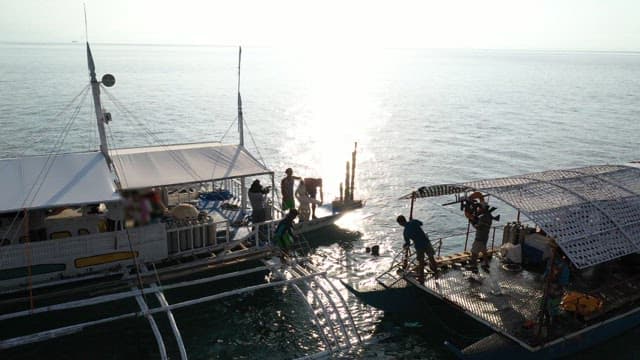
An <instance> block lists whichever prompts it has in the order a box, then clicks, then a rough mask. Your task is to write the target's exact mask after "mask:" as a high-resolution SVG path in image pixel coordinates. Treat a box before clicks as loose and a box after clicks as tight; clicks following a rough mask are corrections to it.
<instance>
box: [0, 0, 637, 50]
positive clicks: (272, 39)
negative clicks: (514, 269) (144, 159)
mask: <svg viewBox="0 0 640 360" xmlns="http://www.w3.org/2000/svg"><path fill="white" fill-rule="evenodd" d="M84 3H85V4H86V6H87V18H88V22H89V40H90V41H91V42H94V43H132V44H185V45H208V44H211V45H233V46H236V45H243V46H276V47H277V46H286V47H309V46H311V47H316V46H328V47H333V46H336V47H385V48H388V47H400V48H456V49H458V48H474V49H528V50H592V51H640V20H639V19H640V1H638V0H486V1H483V0H438V1H433V0H417V1H413V0H387V1H377V0H369V1H360V0H323V1H306V0H227V1H217V0H181V1H177V0H174V1H165V0H155V1H154V0H85V1H84ZM84 40H85V32H84V15H83V1H81V0H0V41H4V42H62V43H67V42H71V41H84Z"/></svg>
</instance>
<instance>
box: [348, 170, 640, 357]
mask: <svg viewBox="0 0 640 360" xmlns="http://www.w3.org/2000/svg"><path fill="white" fill-rule="evenodd" d="M639 165H640V164H638V163H630V164H627V165H600V166H588V167H582V168H574V169H564V170H550V171H543V172H539V173H531V174H526V175H520V176H511V177H506V178H498V179H488V180H480V181H473V182H466V183H460V184H448V185H437V186H429V187H422V188H420V189H418V190H417V191H414V192H412V193H411V194H409V195H407V196H405V197H403V199H410V200H411V201H412V203H413V201H414V200H416V199H418V198H426V197H439V196H444V195H451V194H455V196H456V199H455V201H454V202H453V203H459V204H461V210H463V211H467V212H468V211H472V210H473V207H474V206H476V205H480V202H481V201H484V202H489V199H495V200H499V201H500V203H499V204H498V201H496V202H495V203H494V204H493V205H496V206H502V205H501V204H505V205H509V206H511V207H512V208H513V209H515V211H513V214H514V215H515V216H516V218H515V219H513V220H514V221H512V222H510V223H507V224H506V225H504V226H500V227H493V233H492V236H491V238H490V240H489V244H488V248H489V250H488V252H489V253H491V254H493V256H492V259H491V262H490V267H489V268H488V269H487V270H486V271H479V272H478V271H477V270H476V269H477V268H475V266H469V261H470V253H469V248H470V246H468V243H467V242H466V241H465V245H464V248H462V249H460V250H462V251H459V252H455V253H448V254H442V253H440V250H441V249H442V248H443V246H444V247H446V246H447V244H446V243H444V244H443V241H446V240H443V239H438V240H437V241H432V242H433V244H434V248H436V251H437V255H438V256H437V257H436V259H437V261H438V267H439V270H438V272H437V274H434V273H433V272H430V273H428V274H427V276H426V279H425V281H424V283H421V282H420V281H418V277H417V276H416V273H415V271H414V270H412V269H413V265H415V257H414V255H411V254H409V255H408V256H405V255H404V254H399V256H398V257H397V259H396V260H395V261H394V263H393V266H392V267H391V268H390V269H389V271H387V272H385V273H383V274H381V275H380V276H378V277H377V278H376V282H375V284H370V285H368V286H363V287H362V288H360V289H355V288H354V287H352V286H347V287H348V288H349V289H350V290H351V291H352V292H353V293H354V294H356V295H357V296H358V297H360V298H361V299H362V300H363V301H364V302H365V303H368V304H370V305H372V306H375V307H378V308H380V309H383V310H385V311H387V312H403V311H404V312H411V313H413V314H415V313H416V312H417V313H428V315H429V316H440V317H442V316H446V313H455V314H466V315H468V316H469V317H470V318H471V319H473V320H475V321H476V322H478V323H480V324H482V325H484V327H485V329H486V330H487V334H488V336H486V337H485V338H483V339H481V340H479V341H476V342H474V343H468V339H452V340H451V341H447V342H446V343H445V344H446V345H447V347H448V348H450V349H451V350H452V351H453V352H454V353H455V354H456V355H457V356H459V357H460V358H464V359H494V358H496V356H498V358H500V357H501V356H505V355H508V356H509V357H515V358H518V359H542V358H556V357H562V356H566V355H569V354H573V353H576V352H579V351H581V350H584V349H587V348H589V347H591V346H594V345H596V344H598V343H601V342H603V341H605V340H607V339H609V338H611V337H613V336H616V335H619V334H621V333H623V332H625V331H627V330H629V329H631V328H633V327H635V326H637V325H639V324H640V306H639V304H640V302H639V301H640V292H639V291H638V289H640V275H638V274H640V272H639V270H640V257H639V255H638V252H639V251H640V166H639ZM473 198H476V199H482V200H481V201H478V200H475V201H474V200H471V199H473ZM453 203H448V204H445V205H449V204H453ZM490 209H492V208H490ZM503 211H504V209H503V210H501V212H503ZM502 215H503V217H504V215H505V213H504V212H503V213H502ZM521 217H522V219H521ZM469 235H473V231H472V230H471V228H468V231H467V233H466V240H468V239H469ZM464 236H465V235H463V239H464ZM567 275H568V277H567ZM345 285H346V284H345ZM424 299H427V300H428V302H429V303H430V304H432V305H434V304H440V305H442V304H446V306H447V307H448V306H450V307H451V311H438V312H436V311H433V310H432V309H430V307H429V306H425V305H424ZM453 326H454V327H456V325H453ZM460 326H462V325H460ZM458 330H459V331H464V328H458Z"/></svg>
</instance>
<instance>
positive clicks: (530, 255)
mask: <svg viewBox="0 0 640 360" xmlns="http://www.w3.org/2000/svg"><path fill="white" fill-rule="evenodd" d="M550 257H551V239H550V238H549V237H547V236H544V235H542V234H539V233H533V234H527V235H526V236H525V237H524V242H523V244H522V262H523V263H524V264H534V265H537V264H544V263H545V262H546V261H547V259H549V258H550Z"/></svg>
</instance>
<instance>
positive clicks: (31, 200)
mask: <svg viewBox="0 0 640 360" xmlns="http://www.w3.org/2000/svg"><path fill="white" fill-rule="evenodd" d="M0 184H2V185H1V186H2V189H1V190H0V212H10V211H17V210H21V209H24V208H26V209H31V208H45V207H55V206H62V205H77V204H89V203H98V202H109V201H114V200H118V199H120V196H119V194H118V193H117V192H116V187H115V184H114V182H113V175H112V174H111V172H110V171H109V167H108V166H107V162H106V161H105V159H104V156H103V155H102V154H101V153H100V152H86V153H69V154H58V155H51V156H47V155H43V156H29V157H24V158H16V159H0Z"/></svg>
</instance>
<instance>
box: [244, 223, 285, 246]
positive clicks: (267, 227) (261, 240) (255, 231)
mask: <svg viewBox="0 0 640 360" xmlns="http://www.w3.org/2000/svg"><path fill="white" fill-rule="evenodd" d="M279 222H280V220H279V219H275V220H267V221H263V222H259V223H254V224H251V225H249V226H248V228H249V235H248V237H247V238H248V240H249V243H250V244H251V245H252V246H255V247H257V248H262V247H266V246H271V245H272V244H273V236H274V234H275V232H276V227H277V226H278V223H279Z"/></svg>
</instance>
